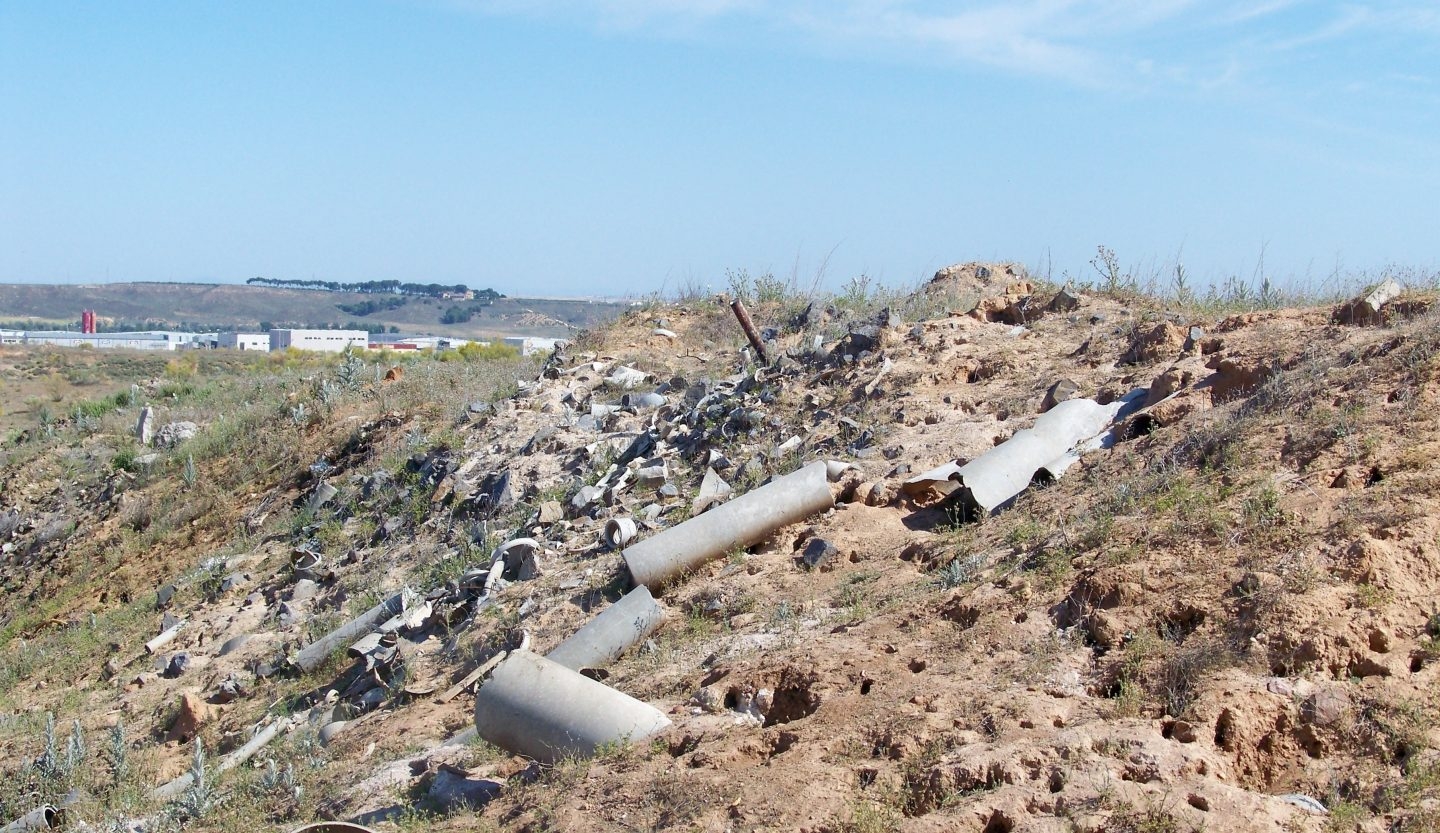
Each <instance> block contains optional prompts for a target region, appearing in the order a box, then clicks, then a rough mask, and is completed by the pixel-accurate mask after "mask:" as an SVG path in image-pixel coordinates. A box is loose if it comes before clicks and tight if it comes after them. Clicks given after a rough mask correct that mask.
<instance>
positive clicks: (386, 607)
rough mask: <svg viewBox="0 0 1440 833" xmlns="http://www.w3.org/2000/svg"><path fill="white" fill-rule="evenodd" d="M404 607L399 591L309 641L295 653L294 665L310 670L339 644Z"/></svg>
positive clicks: (349, 641)
mask: <svg viewBox="0 0 1440 833" xmlns="http://www.w3.org/2000/svg"><path fill="white" fill-rule="evenodd" d="M403 608H404V601H403V598H402V597H401V595H400V594H399V593H396V594H395V595H393V596H391V597H390V598H388V599H386V600H385V601H383V602H381V603H380V604H378V605H375V606H374V607H372V608H370V609H369V610H367V611H365V612H364V613H362V614H360V615H359V616H357V617H355V618H354V619H351V620H350V621H349V622H346V623H345V624H344V625H341V626H340V627H339V628H338V629H336V630H333V631H331V632H330V633H328V634H326V635H325V636H323V637H321V638H319V639H317V640H315V641H314V642H312V643H310V645H309V646H307V647H306V648H305V650H303V651H301V652H300V653H298V654H296V655H295V659H294V660H293V662H294V664H295V665H296V667H298V668H299V669H300V670H301V671H310V670H312V669H314V668H315V666H317V665H319V664H320V663H322V662H324V661H325V659H326V658H327V657H329V656H330V654H331V653H332V652H333V651H334V650H335V649H336V648H339V647H340V646H341V645H348V644H350V643H351V642H354V641H355V640H357V639H359V638H360V637H362V636H364V635H365V634H367V633H369V632H370V629H371V628H372V627H374V626H375V624H376V623H377V622H383V621H385V620H386V619H389V618H390V617H391V616H394V615H396V614H397V613H399V612H400V611H401V610H402V609H403Z"/></svg>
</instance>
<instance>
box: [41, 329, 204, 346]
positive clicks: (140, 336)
mask: <svg viewBox="0 0 1440 833" xmlns="http://www.w3.org/2000/svg"><path fill="white" fill-rule="evenodd" d="M205 338H206V337H205V336H202V335H200V334H198V333H181V332H174V331H168V330H155V331H150V332H142V333H79V332H74V331H70V330H26V331H25V333H24V335H23V336H22V337H21V341H20V343H21V344H26V345H37V346H38V345H41V344H48V345H52V346H55V347H80V346H82V345H89V346H90V347H95V348H100V349H111V348H129V349H131V350H176V349H179V348H181V347H192V346H196V343H197V342H201V341H203V340H204V339H205Z"/></svg>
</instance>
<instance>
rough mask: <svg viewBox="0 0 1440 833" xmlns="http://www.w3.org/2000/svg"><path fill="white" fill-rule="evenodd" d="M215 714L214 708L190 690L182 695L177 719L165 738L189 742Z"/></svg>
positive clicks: (176, 715)
mask: <svg viewBox="0 0 1440 833" xmlns="http://www.w3.org/2000/svg"><path fill="white" fill-rule="evenodd" d="M214 714H215V710H214V708H212V707H211V706H210V705H209V704H207V703H206V702H205V701H204V700H201V699H200V698H199V697H197V696H196V695H194V694H191V693H190V692H188V691H187V692H185V693H184V694H182V695H180V705H179V708H178V709H177V710H176V713H175V721H174V722H173V723H171V724H170V731H169V732H168V733H167V734H166V735H165V739H166V740H178V741H180V742H181V743H188V742H189V741H191V740H192V739H194V737H195V736H196V735H197V734H199V733H200V730H201V729H202V728H204V726H205V724H207V723H209V722H210V720H211V719H212V718H213V717H214Z"/></svg>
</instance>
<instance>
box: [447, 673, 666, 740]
mask: <svg viewBox="0 0 1440 833" xmlns="http://www.w3.org/2000/svg"><path fill="white" fill-rule="evenodd" d="M669 725H670V721H669V719H667V718H666V717H665V715H664V714H662V713H661V712H660V710H659V709H656V708H655V707H654V706H651V705H650V704H648V703H642V702H641V701H639V700H636V699H635V698H634V697H631V696H629V695H628V694H623V693H621V692H619V691H616V690H615V689H613V688H610V687H609V686H607V685H605V684H604V683H598V682H596V681H594V680H592V679H590V678H589V677H586V676H584V675H583V674H581V673H579V672H578V671H572V670H571V669H569V668H566V667H565V666H563V665H561V664H559V663H557V662H551V661H550V660H548V659H546V658H545V657H542V656H540V655H539V654H532V653H530V652H529V651H514V652H512V653H511V654H510V656H508V657H506V658H505V661H504V662H502V663H500V664H499V665H498V666H496V667H495V673H493V674H491V675H490V678H489V679H488V680H486V681H485V682H484V684H482V685H481V686H480V690H479V691H478V692H477V693H476V695H475V729H476V732H477V733H478V734H479V735H480V737H482V738H484V739H485V740H487V741H489V742H490V743H493V744H495V745H496V746H498V747H500V748H501V749H504V750H506V751H508V752H512V753H515V754H517V755H526V756H528V757H531V758H534V759H535V760H537V761H540V762H541V763H554V762H555V761H558V760H560V759H562V758H564V757H566V756H572V755H579V756H585V757H588V756H590V755H593V754H595V751H596V750H597V749H600V748H601V747H604V746H607V745H611V744H616V743H636V742H638V741H642V740H644V739H646V738H648V737H650V736H651V735H654V734H656V733H658V732H661V731H663V730H664V729H666V728H667V727H669Z"/></svg>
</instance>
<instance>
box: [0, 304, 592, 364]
mask: <svg viewBox="0 0 1440 833" xmlns="http://www.w3.org/2000/svg"><path fill="white" fill-rule="evenodd" d="M81 324H82V328H81V331H80V332H76V331H74V330H0V344H14V345H37V346H38V345H50V346H54V347H90V348H96V349H115V348H128V349H131V350H200V349H223V350H246V351H254V352H267V351H272V350H287V349H295V350H314V351H318V352H326V353H340V352H343V351H345V350H347V349H354V350H367V349H368V350H397V351H405V350H416V351H418V350H435V351H444V350H458V349H460V348H461V347H464V346H465V345H467V344H478V345H480V346H482V347H489V346H490V344H491V343H492V342H490V341H476V340H473V339H467V338H455V337H452V336H430V335H412V336H407V335H399V334H395V333H370V332H366V331H365V330H318V329H316V330H303V329H294V328H280V329H272V330H270V331H269V332H266V333H257V332H248V333H247V332H238V331H237V332H226V333H187V332H179V331H175V330H150V331H146V332H130V333H97V332H94V331H93V330H94V327H95V313H93V312H91V311H90V310H85V311H84V313H83V314H82V316H81ZM87 330H88V332H87ZM503 343H504V344H505V345H506V346H508V347H513V348H515V349H516V350H519V351H520V354H521V355H524V356H529V355H533V354H535V353H539V352H545V351H549V350H554V349H555V348H556V347H558V346H560V345H562V344H565V343H566V342H565V340H564V339H558V338H539V337H536V336H514V337H506V338H505V339H503Z"/></svg>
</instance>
